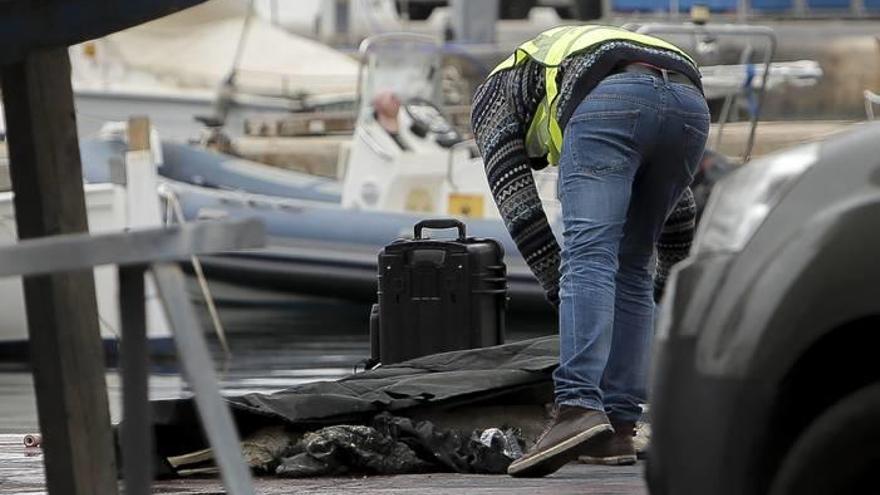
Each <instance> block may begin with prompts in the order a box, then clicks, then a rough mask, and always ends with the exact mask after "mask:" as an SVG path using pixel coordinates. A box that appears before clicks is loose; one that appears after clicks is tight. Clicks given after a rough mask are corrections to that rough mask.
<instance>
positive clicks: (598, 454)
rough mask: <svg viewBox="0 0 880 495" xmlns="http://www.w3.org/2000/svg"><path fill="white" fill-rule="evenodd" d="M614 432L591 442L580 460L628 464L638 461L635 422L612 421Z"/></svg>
mask: <svg viewBox="0 0 880 495" xmlns="http://www.w3.org/2000/svg"><path fill="white" fill-rule="evenodd" d="M612 426H613V427H614V434H613V435H609V436H606V437H604V438H602V439H600V440H597V441H595V442H590V444H589V445H588V446H587V447H586V448H585V449H584V452H583V455H581V456H580V457H579V458H578V460H580V461H581V462H583V463H586V464H603V465H606V466H628V465H631V464H635V463H636V447H635V443H633V440H634V438H635V435H636V431H635V430H636V424H635V423H612Z"/></svg>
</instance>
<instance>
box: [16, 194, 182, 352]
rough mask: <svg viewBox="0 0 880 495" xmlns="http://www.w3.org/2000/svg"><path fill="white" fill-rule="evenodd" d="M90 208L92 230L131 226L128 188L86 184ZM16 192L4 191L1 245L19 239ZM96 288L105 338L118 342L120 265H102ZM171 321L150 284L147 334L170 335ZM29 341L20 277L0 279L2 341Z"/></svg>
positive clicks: (160, 337) (97, 272)
mask: <svg viewBox="0 0 880 495" xmlns="http://www.w3.org/2000/svg"><path fill="white" fill-rule="evenodd" d="M85 197H86V209H87V211H88V221H89V229H90V231H91V232H109V231H114V230H122V229H124V228H125V227H126V225H127V223H126V222H127V217H128V214H127V208H126V202H127V200H126V191H125V188H124V187H122V186H118V185H114V184H87V185H85ZM12 200H13V194H12V192H8V191H7V192H0V244H11V243H14V242H16V241H17V234H16V232H17V230H16V224H15V209H14V207H13V201H12ZM94 273H95V291H96V296H97V302H98V314H99V320H100V321H99V324H100V327H101V337H102V338H103V339H105V340H113V341H115V340H116V338H117V336H118V333H119V331H120V326H119V304H118V288H117V278H116V268H115V267H113V266H103V267H98V268H96V269H95V270H94ZM170 336H171V333H170V331H169V326H168V323H167V321H166V319H165V315H164V313H163V310H162V307H161V305H160V304H159V301H158V299H157V298H156V291H155V288H154V287H153V286H152V283H148V287H147V337H148V338H149V339H150V340H161V339H168V338H170ZM26 340H28V330H27V317H26V314H25V305H24V294H23V289H22V284H21V278H20V277H9V278H2V279H0V344H7V343H12V342H23V341H26Z"/></svg>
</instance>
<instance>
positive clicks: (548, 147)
mask: <svg viewBox="0 0 880 495" xmlns="http://www.w3.org/2000/svg"><path fill="white" fill-rule="evenodd" d="M617 40H622V41H632V42H635V43H638V44H641V45H645V46H649V47H655V48H663V49H667V50H672V51H675V52H676V53H678V54H679V55H681V56H683V57H685V59H687V60H690V61H691V62H692V63H693V59H692V58H691V57H690V56H688V54H686V53H685V52H684V51H682V50H681V49H680V48H678V47H677V46H675V45H673V44H671V43H668V42H666V41H663V40H661V39H659V38H655V37H653V36H647V35H644V34H639V33H634V32H632V31H627V30H626V29H623V28H618V27H612V26H595V25H593V26H560V27H557V28H553V29H550V30H549V31H544V32H543V33H541V34H539V35H538V36H537V37H536V38H534V39H532V40H529V41H526V42H525V43H523V44H522V45H520V46H519V47H518V48H517V49H516V51H514V52H513V54H512V55H511V56H510V57H508V58H507V60H505V61H504V62H502V63H501V64H499V65H498V67H495V69H494V70H493V71H492V73H491V74H490V76H491V75H492V74H495V73H497V72H499V71H502V70H506V69H511V68H513V67H516V66H517V65H520V64H522V63H524V62H526V61H527V60H533V61H535V62H537V63H539V64H541V65H543V66H544V68H545V73H544V81H545V82H544V84H545V86H546V88H545V94H544V98H543V99H542V100H541V102H540V103H539V104H538V108H537V110H536V111H535V115H534V117H532V122H531V124H529V129H528V132H526V149H527V151H528V154H529V156H533V157H537V156H544V155H546V156H547V161H549V162H550V163H551V164H553V165H556V164H557V163H559V155H560V152H561V151H562V128H561V126H560V125H559V121H558V120H557V115H556V106H557V98H556V97H557V96H558V93H559V91H558V88H557V86H556V75H557V73H558V71H559V65H560V64H561V63H562V62H563V61H564V60H565V59H566V58H568V57H570V56H572V55H576V54H578V53H580V52H583V51H585V50H589V49H590V48H593V47H595V46H597V45H600V44H602V43H606V42H608V41H617ZM694 65H696V64H695V63H694Z"/></svg>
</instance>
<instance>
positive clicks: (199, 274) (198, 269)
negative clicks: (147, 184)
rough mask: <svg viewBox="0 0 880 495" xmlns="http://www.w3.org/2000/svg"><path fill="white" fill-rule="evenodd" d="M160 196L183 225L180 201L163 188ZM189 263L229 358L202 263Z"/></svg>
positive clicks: (170, 191) (195, 257)
mask: <svg viewBox="0 0 880 495" xmlns="http://www.w3.org/2000/svg"><path fill="white" fill-rule="evenodd" d="M160 194H162V196H163V197H164V198H165V200H166V201H167V203H166V205H167V206H166V212H167V211H169V210H170V211H171V213H173V217H174V219H175V221H176V222H177V223H185V222H186V220H185V219H184V217H183V208H182V207H181V206H180V200H178V198H177V195H176V194H175V193H174V191H173V190H171V189H170V188H167V187H163V188H161V190H160ZM166 217H167V215H166ZM190 263H192V267H193V271H194V272H195V274H196V280H198V282H199V289H201V292H202V296H203V297H204V298H205V305H206V306H207V307H208V313H209V314H210V315H211V324H212V325H213V326H214V332H215V333H216V334H217V339H218V340H219V341H220V346H221V347H222V348H223V352H224V353H225V354H226V357H231V356H232V351H231V350H230V349H229V342H228V341H227V339H226V330H225V329H224V328H223V324H222V323H221V322H220V315H219V313H218V312H217V307H216V306H215V305H214V297H213V296H212V295H211V290H210V288H208V280H207V279H206V278H205V273H204V271H203V270H202V262H201V261H199V258H198V256H196V255H192V256H190Z"/></svg>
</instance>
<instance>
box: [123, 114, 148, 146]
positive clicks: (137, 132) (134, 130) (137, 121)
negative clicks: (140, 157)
mask: <svg viewBox="0 0 880 495" xmlns="http://www.w3.org/2000/svg"><path fill="white" fill-rule="evenodd" d="M149 149H150V119H149V118H147V117H144V116H142V115H139V116H134V117H131V118H129V119H128V151H147V150H149Z"/></svg>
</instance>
